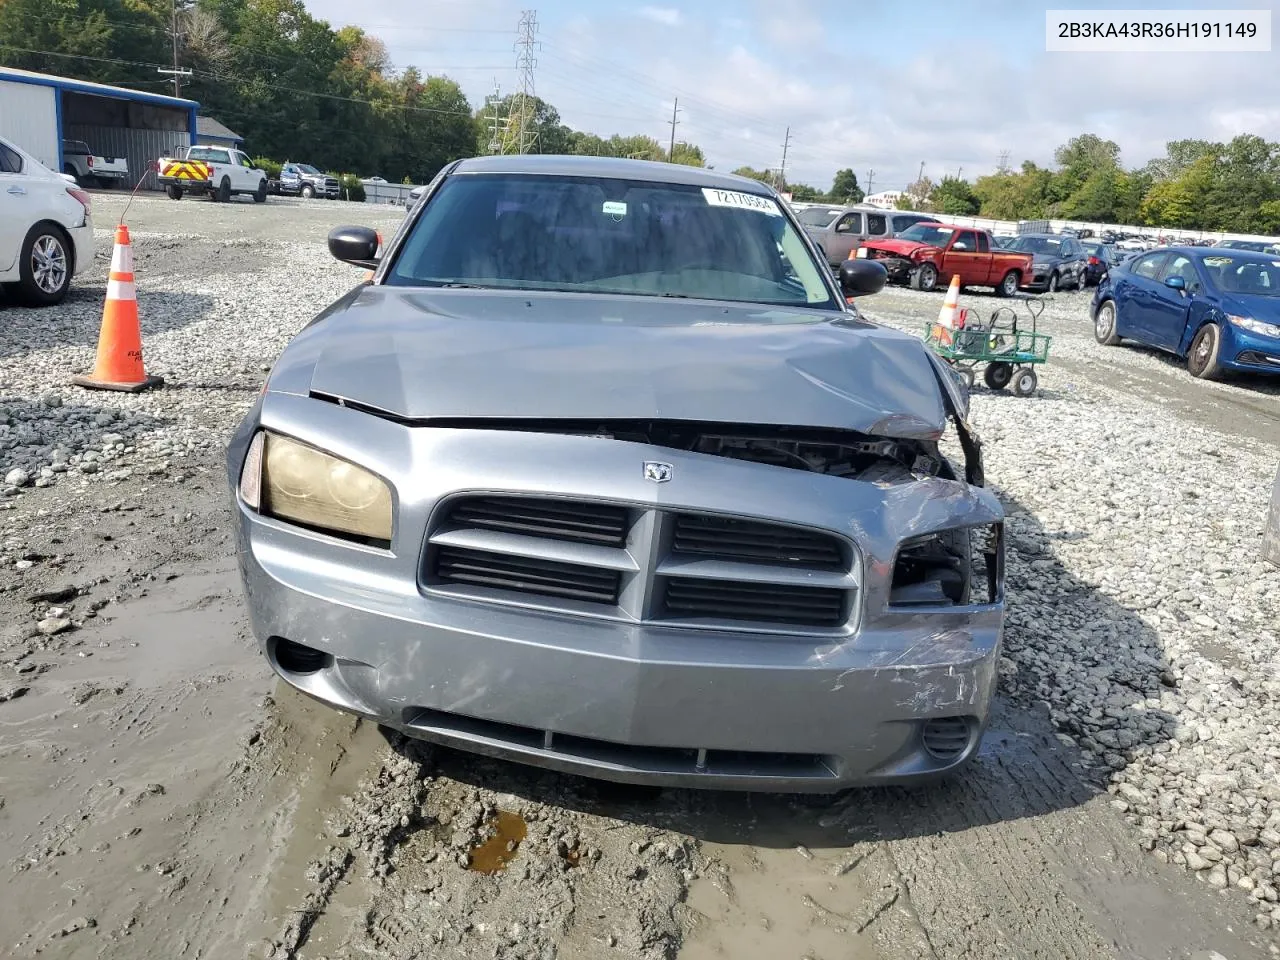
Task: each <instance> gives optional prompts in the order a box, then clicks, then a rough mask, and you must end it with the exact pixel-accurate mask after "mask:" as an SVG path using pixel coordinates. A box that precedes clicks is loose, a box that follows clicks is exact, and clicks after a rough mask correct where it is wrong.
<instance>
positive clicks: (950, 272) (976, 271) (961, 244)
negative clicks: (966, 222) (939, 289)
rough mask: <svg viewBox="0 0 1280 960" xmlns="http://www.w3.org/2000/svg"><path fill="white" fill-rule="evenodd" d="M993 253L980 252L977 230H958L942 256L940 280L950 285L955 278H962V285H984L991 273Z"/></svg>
mask: <svg viewBox="0 0 1280 960" xmlns="http://www.w3.org/2000/svg"><path fill="white" fill-rule="evenodd" d="M990 263H991V251H990V250H988V251H987V252H986V253H981V252H980V251H979V250H978V234H977V231H975V230H957V231H956V233H955V234H954V235H953V236H952V237H951V245H950V246H948V247H947V249H946V251H945V252H944V253H943V254H942V271H941V276H940V277H939V279H940V280H942V282H944V283H950V282H951V278H952V277H953V276H959V277H960V283H961V284H968V283H973V284H983V283H986V282H987V274H988V273H990Z"/></svg>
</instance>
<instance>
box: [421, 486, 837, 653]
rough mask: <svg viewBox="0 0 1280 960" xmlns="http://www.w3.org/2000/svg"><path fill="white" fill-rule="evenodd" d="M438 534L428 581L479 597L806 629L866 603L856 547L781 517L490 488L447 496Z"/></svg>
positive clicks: (706, 624)
mask: <svg viewBox="0 0 1280 960" xmlns="http://www.w3.org/2000/svg"><path fill="white" fill-rule="evenodd" d="M427 540H428V543H427V550H426V552H425V563H424V567H423V586H424V588H425V589H426V590H428V591H431V592H434V593H437V594H444V595H449V596H453V597H456V598H459V599H465V600H468V601H479V602H489V603H499V604H522V603H525V602H528V601H525V600H523V599H522V596H527V597H537V598H540V600H539V602H538V604H537V605H538V606H540V607H542V608H544V609H558V610H561V611H564V612H566V613H570V614H575V615H579V616H595V617H603V618H609V619H615V620H621V621H625V622H629V623H636V622H641V623H645V622H656V623H668V624H670V623H675V622H679V623H683V624H685V625H687V626H691V627H696V628H702V629H707V630H733V629H739V630H743V631H747V632H775V633H777V632H781V633H797V632H799V633H806V634H811V633H813V632H814V631H815V630H817V631H831V632H838V633H842V632H844V631H845V630H847V629H848V626H849V623H850V620H851V615H852V612H853V611H854V610H855V609H856V607H855V603H854V601H855V599H856V597H857V588H858V572H859V569H860V568H859V566H858V564H857V563H856V562H855V560H856V557H855V553H856V551H855V548H854V546H853V544H852V543H850V542H849V541H846V540H844V539H843V538H841V537H840V536H838V535H837V534H835V533H831V532H826V531H822V530H814V529H810V528H807V527H799V526H792V525H788V524H784V523H778V522H776V521H767V520H759V519H755V518H751V517H722V516H712V515H706V514H694V513H686V512H683V511H667V510H663V509H661V508H658V507H654V506H639V505H637V506H624V505H618V504H611V503H601V502H598V501H580V500H567V499H552V498H549V497H540V496H516V495H510V494H497V493H494V494H488V493H486V494H472V495H467V496H461V497H457V498H455V499H453V500H451V501H449V502H447V503H445V504H444V505H443V506H442V508H441V509H440V510H439V511H437V513H436V515H435V516H434V517H433V519H432V524H431V529H430V531H429V533H428V537H427Z"/></svg>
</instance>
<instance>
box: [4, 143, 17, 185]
mask: <svg viewBox="0 0 1280 960" xmlns="http://www.w3.org/2000/svg"><path fill="white" fill-rule="evenodd" d="M21 172H22V157H20V156H19V155H18V153H17V151H16V150H10V149H9V148H8V147H6V146H5V145H4V144H3V143H0V173H21ZM14 189H15V190H16V189H17V187H15V188H14Z"/></svg>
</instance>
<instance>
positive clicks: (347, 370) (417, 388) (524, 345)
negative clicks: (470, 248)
mask: <svg viewBox="0 0 1280 960" xmlns="http://www.w3.org/2000/svg"><path fill="white" fill-rule="evenodd" d="M269 389H272V390H276V391H280V392H294V393H303V394H306V393H318V394H322V395H326V396H328V397H333V398H341V399H343V400H347V401H350V402H353V403H356V404H359V405H362V406H366V407H369V408H373V409H376V410H378V411H383V412H386V413H389V414H392V415H395V416H398V417H403V418H406V419H411V420H433V419H436V420H440V419H466V420H475V419H507V420H509V419H514V418H530V419H593V420H594V419H599V420H606V419H675V420H691V421H705V422H725V423H754V424H773V425H792V426H810V427H821V428H835V429H849V430H856V431H859V432H863V433H868V434H876V435H880V436H890V437H904V438H906V437H914V438H932V437H938V436H940V435H941V434H942V432H943V430H944V428H945V426H946V418H947V413H948V410H947V407H946V405H945V403H944V400H943V395H942V392H941V390H942V388H941V386H940V384H939V380H938V374H937V373H936V371H935V362H934V361H933V359H932V358H931V357H930V355H929V352H928V350H927V348H926V347H925V346H924V345H923V344H922V343H921V341H920V340H919V339H917V338H915V337H912V336H909V335H907V334H904V333H900V332H898V331H895V330H890V329H887V328H883V327H879V326H876V325H875V324H872V323H868V322H867V321H865V320H863V319H861V318H860V317H857V316H856V315H851V314H847V313H844V312H841V311H835V310H832V311H826V312H824V311H814V310H804V309H787V308H770V307H761V306H757V305H733V304H725V303H719V302H711V301H705V300H688V301H685V300H665V299H664V300H660V299H655V298H652V297H632V296H606V297H595V296H587V295H575V294H569V295H565V294H541V293H528V292H514V291H513V292H505V291H504V292H490V291H483V292H481V291H475V290H469V291H468V290H422V289H414V290H405V289H404V288H395V287H388V286H361V287H358V288H356V289H355V290H354V291H352V293H351V294H349V295H348V296H346V297H344V298H343V299H342V300H340V301H338V302H337V303H335V304H334V305H333V306H332V307H330V308H329V310H327V311H325V313H323V314H321V315H320V316H319V317H317V318H316V320H315V321H313V322H312V324H311V325H309V326H308V327H307V328H306V329H305V330H304V331H303V332H302V333H301V334H299V335H298V336H297V337H296V338H295V339H294V341H293V342H292V343H291V344H290V345H289V347H288V348H287V349H286V351H285V353H284V354H283V355H282V356H281V358H280V361H279V362H278V363H277V364H276V367H275V369H274V370H273V372H272V376H271V383H270V385H269Z"/></svg>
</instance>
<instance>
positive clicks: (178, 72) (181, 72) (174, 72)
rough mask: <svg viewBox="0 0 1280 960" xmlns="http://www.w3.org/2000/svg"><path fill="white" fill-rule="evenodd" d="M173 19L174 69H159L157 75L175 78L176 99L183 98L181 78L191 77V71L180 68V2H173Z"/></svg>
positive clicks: (174, 91) (171, 32)
mask: <svg viewBox="0 0 1280 960" xmlns="http://www.w3.org/2000/svg"><path fill="white" fill-rule="evenodd" d="M172 10H173V19H172V26H171V27H170V34H171V36H172V37H173V69H171V70H168V69H165V68H164V67H157V68H156V73H167V74H169V75H170V76H172V77H173V95H174V96H175V97H180V96H182V86H181V84H180V83H179V82H178V78H179V77H189V76H191V71H190V70H186V69H183V68H182V67H179V66H178V0H172Z"/></svg>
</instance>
